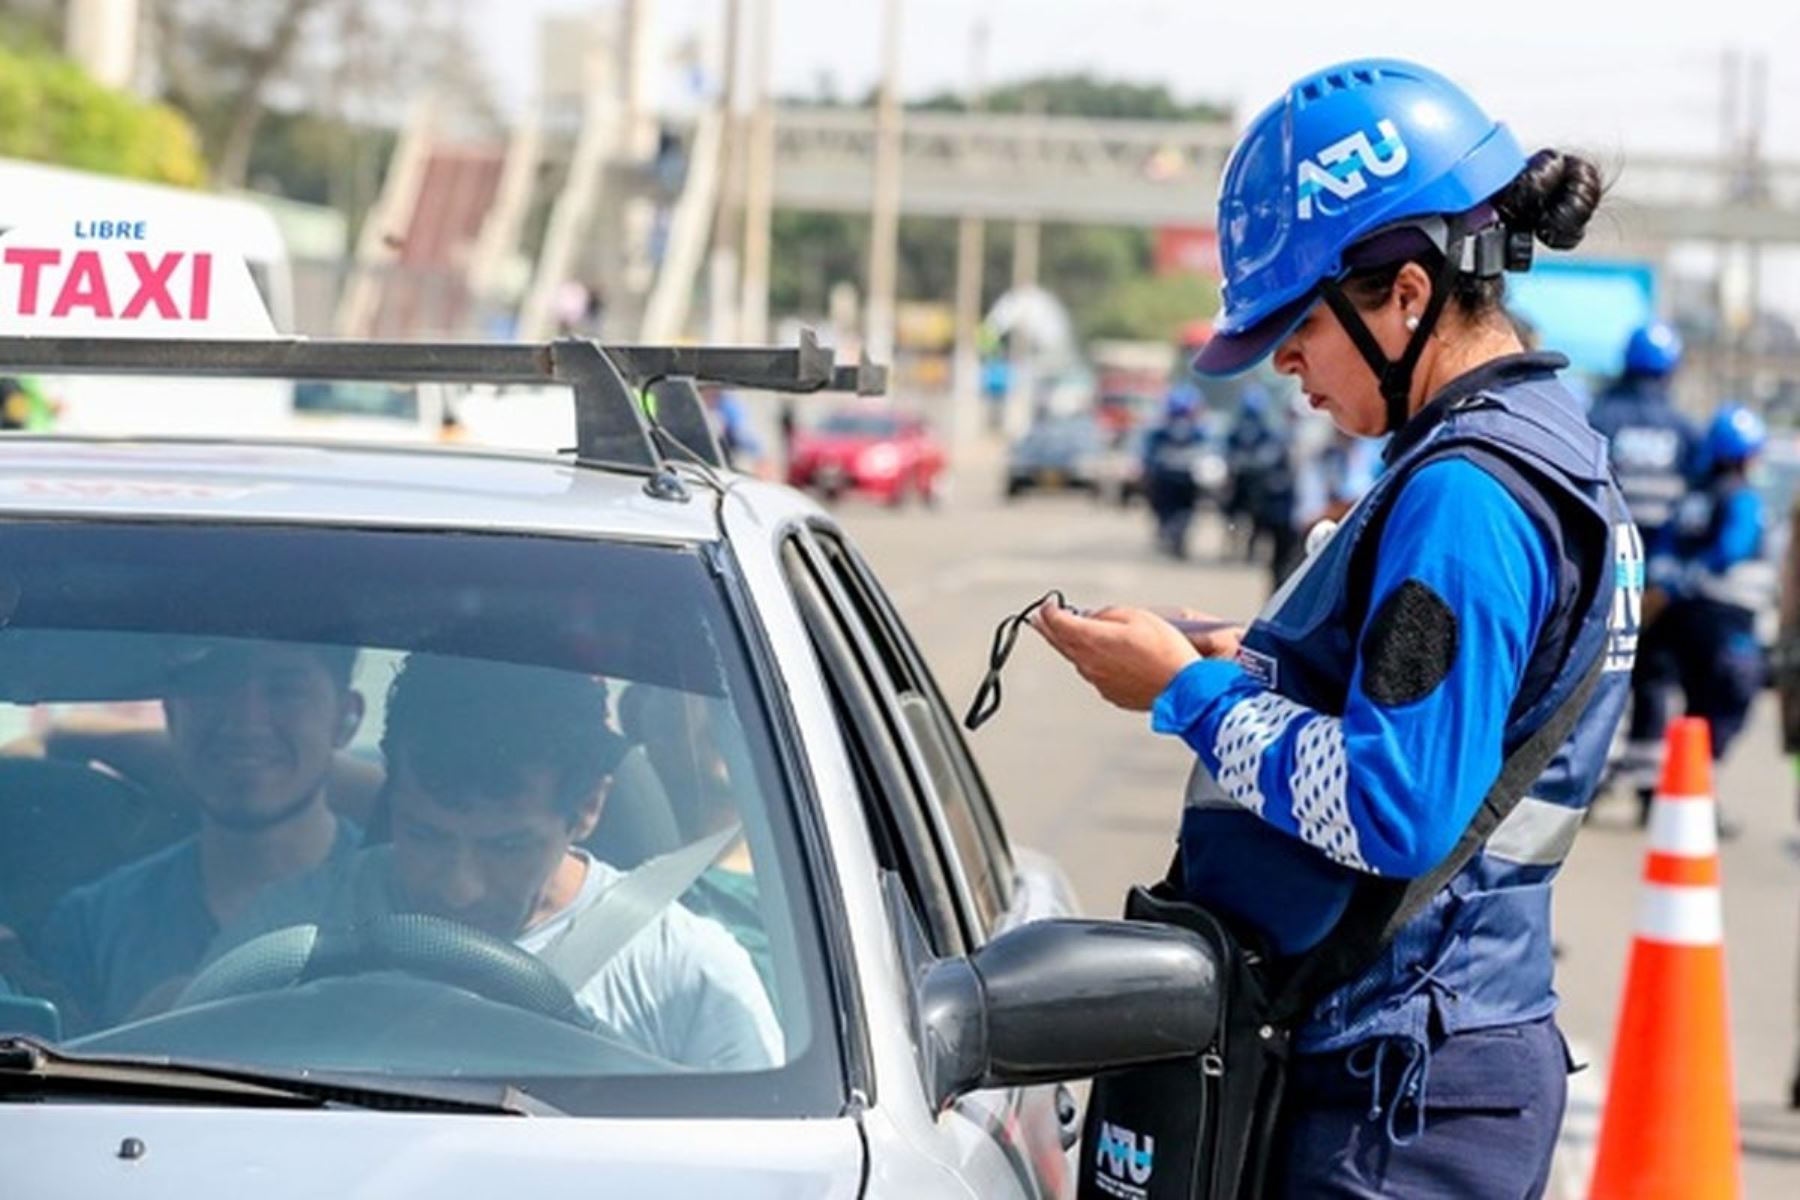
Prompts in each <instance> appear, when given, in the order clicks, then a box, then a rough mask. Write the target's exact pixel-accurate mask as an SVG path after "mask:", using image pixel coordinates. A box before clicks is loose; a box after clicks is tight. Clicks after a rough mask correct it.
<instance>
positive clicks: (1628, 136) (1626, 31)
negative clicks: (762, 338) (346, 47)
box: [465, 0, 1800, 161]
mask: <svg viewBox="0 0 1800 1200" xmlns="http://www.w3.org/2000/svg"><path fill="white" fill-rule="evenodd" d="M465 2H466V3H467V5H468V11H467V16H466V18H465V19H466V20H467V22H468V25H469V28H470V30H471V32H472V33H473V34H474V35H475V39H476V43H477V44H478V45H480V46H482V47H483V49H484V51H485V54H486V57H487V67H488V71H489V74H490V76H491V77H492V78H493V79H494V80H495V82H496V85H497V87H498V89H499V91H500V93H501V95H502V97H503V98H504V100H505V101H506V102H507V103H508V104H509V106H514V105H518V104H522V103H523V102H524V101H525V98H526V97H528V96H529V95H530V92H531V86H532V84H531V79H532V75H533V74H534V72H535V69H536V61H537V58H536V55H537V49H536V47H537V28H536V24H537V23H536V21H535V19H534V18H535V17H536V16H537V15H539V14H546V13H579V12H586V11H594V10H596V9H600V8H605V7H608V5H607V4H606V3H604V2H597V0H465ZM650 2H651V3H652V4H653V6H654V7H655V9H656V13H655V20H656V21H657V24H658V26H659V28H660V29H661V30H662V31H663V37H664V40H665V41H666V42H668V43H673V41H674V40H676V39H677V38H678V37H679V35H680V34H681V33H682V32H683V31H685V30H689V29H694V28H700V27H711V28H713V29H717V28H719V27H720V26H721V25H722V21H723V18H722V13H723V10H724V4H723V0H650ZM747 2H748V0H747ZM772 2H773V5H774V11H775V27H776V46H775V51H774V73H775V77H776V86H777V89H778V90H779V91H780V92H782V93H802V94H810V93H812V92H814V91H815V90H817V88H818V86H819V82H820V80H821V79H823V78H826V77H829V78H830V79H831V80H832V81H833V82H834V83H835V85H836V87H837V90H838V92H839V93H840V94H844V95H858V94H861V93H862V92H863V91H865V90H866V89H867V88H868V87H869V86H871V85H872V84H873V82H874V80H875V78H876V74H877V70H878V64H879V60H880V36H881V11H882V0H772ZM902 3H903V10H902V12H903V15H902V25H903V34H902V40H901V47H902V48H901V79H902V90H903V92H904V93H905V94H906V95H909V96H919V95H924V94H928V93H931V92H936V91H940V90H945V89H963V88H966V87H967V86H968V85H969V83H970V81H971V79H972V78H973V77H974V75H975V72H976V70H977V67H976V65H975V57H976V56H975V55H974V54H973V53H972V47H973V45H974V42H975V32H974V31H975V29H976V27H977V26H978V25H982V24H985V25H986V27H987V30H988V35H987V50H986V53H985V55H984V59H985V62H984V63H983V65H982V66H981V68H980V70H981V72H982V74H983V75H985V77H986V79H987V80H988V82H990V83H998V82H1005V81H1007V80H1009V79H1017V78H1020V77H1022V76H1026V75H1032V74H1039V73H1045V72H1052V71H1058V72H1060V71H1089V72H1092V73H1094V74H1097V75H1102V76H1105V77H1109V78H1117V79H1122V80H1132V81H1138V82H1160V83H1163V84H1166V85H1167V86H1168V87H1169V88H1170V89H1171V90H1172V91H1173V92H1174V93H1175V94H1176V95H1178V96H1180V97H1182V98H1184V99H1216V100H1223V101H1226V102H1229V103H1231V104H1234V105H1235V106H1236V107H1237V110H1238V114H1239V119H1240V121H1247V120H1248V119H1249V118H1250V117H1251V116H1253V115H1254V113H1255V111H1256V110H1257V109H1259V108H1260V107H1262V105H1264V104H1266V103H1267V102H1269V101H1270V100H1272V99H1273V98H1274V97H1275V96H1276V95H1278V94H1279V93H1280V91H1281V90H1282V89H1283V87H1284V86H1285V85H1286V84H1287V83H1288V82H1290V81H1291V80H1292V79H1293V78H1294V77H1296V76H1298V75H1300V74H1302V73H1305V72H1307V71H1309V70H1312V69H1316V68H1317V67H1320V66H1324V65H1326V64H1328V63H1331V62H1334V61H1338V60H1341V59H1344V58H1352V57H1361V56H1365V55H1384V56H1392V57H1400V58H1412V59H1416V60H1417V61H1420V62H1423V63H1425V64H1427V65H1429V66H1433V67H1435V68H1437V69H1438V70H1440V71H1442V72H1444V73H1445V74H1447V75H1449V76H1451V77H1452V78H1454V79H1456V80H1457V81H1458V82H1460V83H1462V84H1463V86H1465V87H1466V88H1468V89H1469V90H1470V91H1471V92H1472V93H1473V94H1474V95H1475V96H1476V98H1477V99H1478V100H1479V101H1480V102H1481V103H1482V104H1483V106H1484V107H1485V108H1487V109H1488V111H1490V112H1491V113H1493V114H1494V115H1495V116H1497V117H1499V118H1501V119H1502V120H1505V121H1507V122H1508V123H1509V124H1510V125H1512V126H1513V128H1514V130H1515V131H1516V132H1517V133H1518V134H1519V135H1520V137H1521V139H1522V140H1524V141H1526V142H1529V143H1532V144H1536V145H1557V146H1559V147H1566V148H1571V149H1583V150H1586V151H1588V152H1589V153H1590V154H1595V155H1599V156H1600V158H1601V160H1602V161H1613V160H1617V159H1619V158H1622V157H1624V156H1627V155H1629V154H1630V153H1632V152H1639V153H1642V152H1648V151H1655V150H1683V151H1704V150H1712V149H1714V148H1716V147H1717V146H1718V145H1719V144H1720V141H1721V138H1722V125H1723V117H1722V106H1723V100H1722V96H1723V92H1724V89H1723V86H1722V78H1723V74H1724V72H1723V68H1722V66H1721V61H1722V59H1723V57H1724V54H1725V52H1726V51H1727V50H1729V49H1736V50H1738V51H1740V52H1745V53H1752V52H1758V51H1766V54H1767V63H1768V67H1767V70H1768V78H1769V84H1768V97H1769V103H1768V110H1769V111H1768V121H1767V127H1766V128H1767V134H1766V142H1765V145H1766V147H1767V151H1768V153H1770V154H1771V155H1774V156H1777V157H1783V158H1794V159H1800V5H1796V4H1794V3H1792V0H1773V2H1768V3H1746V2H1743V0H1706V2H1704V3H1693V2H1691V0H1690V2H1688V3H1681V4H1668V5H1657V6H1655V7H1656V11H1655V13H1654V16H1652V15H1650V11H1651V6H1649V5H1646V4H1638V3H1633V4H1625V3H1617V2H1616V0H1607V2H1601V3H1596V2H1593V0H1574V2H1571V0H1508V2H1506V3H1504V4H1494V5H1485V4H1469V3H1436V4H1432V3H1420V2H1418V0H1413V2H1410V3H1395V2H1393V0H1361V2H1350V3H1346V2H1344V0H1329V2H1325V0H1290V2H1289V3H1286V4H1270V3H1254V2H1240V3H1236V4H1220V3H1216V2H1214V0H902Z"/></svg>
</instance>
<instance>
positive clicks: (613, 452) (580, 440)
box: [0, 330, 886, 490]
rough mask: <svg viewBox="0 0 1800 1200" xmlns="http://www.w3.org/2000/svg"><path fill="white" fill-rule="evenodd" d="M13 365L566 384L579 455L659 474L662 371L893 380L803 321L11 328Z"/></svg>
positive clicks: (701, 442)
mask: <svg viewBox="0 0 1800 1200" xmlns="http://www.w3.org/2000/svg"><path fill="white" fill-rule="evenodd" d="M10 373H43V374H58V375H96V374H115V375H182V376H190V377H191V376H206V377H217V378H241V379H325V380H330V379H339V380H366V381H370V382H380V383H474V384H496V385H506V384H561V385H564V386H567V387H568V388H570V389H571V390H572V391H573V393H574V397H575V443H576V445H575V455H576V459H577V461H579V462H582V463H584V464H590V465H597V466H598V465H603V466H608V467H615V468H623V469H626V470H632V471H640V472H646V473H650V474H652V475H658V474H663V473H666V472H667V471H668V468H669V466H670V461H669V459H668V457H667V456H666V455H665V454H664V453H663V452H662V447H660V446H659V445H658V443H657V440H656V438H655V436H654V435H653V433H652V432H651V428H650V420H649V419H648V418H647V417H646V415H645V412H644V406H643V404H642V403H641V402H640V401H639V398H638V393H639V391H640V390H641V389H647V388H650V387H651V386H652V385H653V384H656V383H658V382H659V381H661V380H665V379H682V380H686V381H688V383H689V384H693V383H706V384H716V385H720V386H726V387H744V388H754V389H757V390H759V391H777V392H819V391H826V390H845V391H851V390H854V391H858V392H862V393H863V394H870V392H869V391H868V389H869V388H871V387H873V388H874V389H875V391H876V392H879V391H880V390H882V389H883V388H885V384H886V371H885V369H884V368H880V367H874V366H872V365H871V364H869V363H868V361H867V360H866V359H864V360H863V361H862V362H861V363H859V364H858V365H857V366H855V367H840V366H837V365H836V364H835V363H834V362H833V359H832V355H831V352H830V351H829V350H826V349H825V348H823V347H821V346H820V345H819V342H818V339H817V337H816V336H815V335H814V334H813V333H812V331H811V330H802V331H801V334H800V338H799V344H798V345H797V346H792V347H778V348H765V347H747V346H603V345H600V344H598V343H595V342H591V341H583V340H579V339H563V340H559V341H554V342H544V343H527V344H519V343H482V342H376V341H338V340H313V339H307V338H272V339H243V340H193V339H185V338H47V337H0V374H10ZM665 390H666V393H667V398H668V402H669V404H670V408H669V409H668V410H667V411H664V412H662V413H661V415H660V416H659V417H658V418H657V420H658V421H659V422H660V423H661V424H662V425H663V426H664V427H665V429H666V430H667V431H668V433H669V434H670V435H671V436H673V437H675V438H676V439H677V440H679V441H680V442H681V443H682V444H683V446H685V447H686V448H688V449H690V450H694V451H695V453H696V454H699V455H700V456H702V457H703V458H704V457H706V455H707V453H708V451H707V443H708V442H710V444H711V452H712V453H715V454H716V453H717V441H716V439H713V438H712V435H711V429H710V427H709V426H708V425H707V423H706V420H705V414H704V412H703V411H702V410H701V409H700V407H699V399H698V396H697V394H696V393H695V392H694V390H693V388H692V387H691V386H690V387H687V388H685V389H683V388H670V389H665ZM696 423H697V424H696ZM701 429H704V430H705V433H706V437H705V439H701V438H700V437H699V430H701ZM696 442H698V446H697V445H696ZM677 490H679V489H678V488H677Z"/></svg>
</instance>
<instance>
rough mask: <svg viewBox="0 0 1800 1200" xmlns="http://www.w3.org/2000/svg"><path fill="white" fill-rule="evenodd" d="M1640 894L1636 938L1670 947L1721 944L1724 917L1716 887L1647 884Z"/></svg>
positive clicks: (1723, 939)
mask: <svg viewBox="0 0 1800 1200" xmlns="http://www.w3.org/2000/svg"><path fill="white" fill-rule="evenodd" d="M1642 896H1643V898H1642V899H1641V900H1640V901H1639V902H1638V922H1637V935H1638V937H1639V939H1641V940H1643V941H1646V942H1660V943H1663V944H1665V945H1670V946H1719V945H1723V944H1724V941H1725V920H1724V917H1723V915H1722V914H1721V912H1720V909H1719V889H1718V888H1716V887H1671V886H1670V885H1668V884H1662V883H1646V884H1644V885H1643V893H1642Z"/></svg>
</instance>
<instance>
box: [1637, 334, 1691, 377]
mask: <svg viewBox="0 0 1800 1200" xmlns="http://www.w3.org/2000/svg"><path fill="white" fill-rule="evenodd" d="M1680 365H1681V335H1680V334H1679V333H1676V332H1675V327H1674V326H1673V325H1670V324H1669V323H1668V322H1666V321H1651V322H1650V323H1649V324H1647V325H1641V326H1639V327H1638V328H1637V329H1634V330H1632V331H1631V340H1630V341H1628V342H1626V343H1625V373H1626V374H1627V375H1658V376H1661V375H1669V374H1672V373H1673V372H1674V370H1675V368H1676V367H1679V366H1680Z"/></svg>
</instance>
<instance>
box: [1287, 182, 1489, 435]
mask: <svg viewBox="0 0 1800 1200" xmlns="http://www.w3.org/2000/svg"><path fill="white" fill-rule="evenodd" d="M1447 225H1448V229H1447V233H1446V237H1445V239H1444V262H1443V265H1442V266H1440V267H1439V268H1438V273H1437V278H1436V279H1434V280H1432V285H1431V298H1430V299H1429V300H1427V301H1426V302H1425V311H1424V312H1422V313H1420V314H1419V324H1418V327H1417V328H1415V329H1414V330H1413V331H1412V336H1411V337H1410V338H1409V339H1407V343H1406V349H1405V351H1403V352H1402V353H1401V355H1400V357H1399V358H1396V359H1390V358H1388V356H1387V354H1386V352H1384V351H1383V350H1382V348H1381V344H1380V343H1379V342H1377V341H1376V340H1375V335H1374V333H1372V332H1371V331H1370V329H1369V326H1368V324H1367V323H1366V322H1365V321H1364V320H1363V318H1362V313H1360V312H1358V311H1357V308H1356V305H1355V304H1353V303H1352V302H1351V300H1350V297H1349V296H1347V295H1345V294H1344V289H1343V287H1342V281H1341V280H1340V279H1327V280H1326V281H1325V282H1324V283H1322V284H1320V285H1319V293H1320V295H1321V296H1322V297H1323V298H1324V300H1325V303H1326V304H1327V305H1328V306H1330V308H1331V311H1332V312H1333V313H1334V314H1336V316H1337V319H1338V323H1339V324H1340V325H1342V326H1343V327H1344V332H1345V333H1348V334H1349V335H1350V340H1351V342H1353V343H1354V344H1355V346H1356V348H1357V350H1358V351H1359V352H1360V353H1361V354H1362V356H1363V361H1364V362H1366V363H1368V364H1369V369H1370V370H1371V371H1373V372H1375V381H1376V383H1377V384H1379V385H1380V387H1381V397H1382V399H1383V400H1385V401H1387V424H1386V426H1385V427H1384V428H1383V430H1382V432H1383V433H1396V432H1398V431H1399V429H1400V427H1401V426H1402V425H1404V424H1406V422H1407V420H1408V419H1409V418H1410V417H1411V416H1412V385H1413V371H1414V369H1415V368H1416V367H1417V366H1418V365H1419V356H1420V355H1422V354H1424V353H1425V344H1426V343H1427V342H1428V341H1430V340H1431V333H1432V330H1434V329H1436V328H1437V323H1438V318H1439V316H1441V315H1442V314H1443V311H1444V305H1445V304H1447V303H1448V302H1449V300H1450V290H1451V289H1452V288H1453V287H1454V286H1455V285H1456V277H1457V275H1458V274H1459V273H1460V272H1461V270H1462V257H1463V254H1462V248H1463V247H1462V243H1463V235H1464V225H1463V220H1462V218H1461V217H1460V216H1457V217H1451V218H1450V219H1449V220H1448V222H1447Z"/></svg>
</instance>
